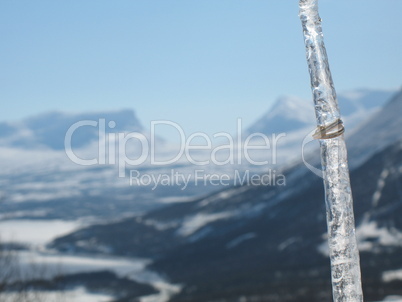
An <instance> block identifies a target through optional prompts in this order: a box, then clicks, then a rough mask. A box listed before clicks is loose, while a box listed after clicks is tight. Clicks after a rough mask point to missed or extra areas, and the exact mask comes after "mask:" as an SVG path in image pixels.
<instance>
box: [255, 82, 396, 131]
mask: <svg viewBox="0 0 402 302" xmlns="http://www.w3.org/2000/svg"><path fill="white" fill-rule="evenodd" d="M394 93H395V91H391V90H389V91H388V90H369V89H358V90H354V91H349V92H344V93H340V94H339V95H338V101H339V106H340V108H341V114H342V116H343V117H344V119H345V123H346V126H347V127H348V128H349V129H350V128H351V127H354V126H356V125H357V124H359V123H360V122H361V121H362V120H364V119H365V118H368V117H369V116H370V115H371V114H373V113H374V112H376V111H377V110H378V109H379V108H381V107H382V106H383V105H384V103H385V102H387V101H388V100H389V98H390V97H391V96H392V95H393V94H394ZM314 125H315V116H314V108H313V103H312V101H311V100H304V99H301V98H299V97H295V96H282V97H280V98H279V99H278V100H277V101H276V102H275V103H274V105H273V106H272V107H271V108H270V109H269V110H268V112H267V113H265V114H264V115H263V116H262V117H261V118H260V119H259V120H258V121H257V122H256V123H254V124H253V125H251V126H250V127H249V128H248V129H247V133H255V132H260V133H264V134H270V133H282V132H292V131H297V130H300V129H302V128H305V127H310V128H312V127H314Z"/></svg>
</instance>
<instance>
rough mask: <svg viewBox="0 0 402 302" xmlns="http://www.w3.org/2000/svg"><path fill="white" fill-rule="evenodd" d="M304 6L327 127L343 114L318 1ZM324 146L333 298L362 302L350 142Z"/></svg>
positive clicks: (319, 110)
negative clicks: (347, 146)
mask: <svg viewBox="0 0 402 302" xmlns="http://www.w3.org/2000/svg"><path fill="white" fill-rule="evenodd" d="M299 5H300V19H301V21H302V26H303V33H304V40H305V44H306V51H307V63H308V68H309V72H310V78H311V89H312V92H313V96H314V105H315V113H316V118H317V125H318V126H320V127H325V126H328V125H330V124H332V123H334V122H336V121H337V120H338V119H340V113H339V108H338V102H337V98H336V92H335V88H334V84H333V81H332V77H331V71H330V69H329V64H328V58H327V53H326V50H325V45H324V40H323V34H322V28H321V18H320V16H319V14H318V0H300V2H299ZM320 145H321V160H322V170H323V177H324V186H325V201H326V208H327V224H328V243H329V252H330V258H331V270H332V288H333V298H334V301H335V302H341V301H342V302H346V301H347V302H360V301H363V294H362V289H361V277H360V261H359V251H358V249H357V243H356V236H355V222H354V214H353V200H352V192H351V188H350V181H349V168H348V162H347V151H346V145H345V140H344V137H343V135H340V136H337V137H335V138H330V139H321V140H320Z"/></svg>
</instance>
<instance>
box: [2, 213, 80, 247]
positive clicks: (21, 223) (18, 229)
mask: <svg viewBox="0 0 402 302" xmlns="http://www.w3.org/2000/svg"><path fill="white" fill-rule="evenodd" d="M80 225H81V224H80V222H79V221H64V220H58V219H56V220H29V219H26V220H25V219H20V220H18V219H17V220H5V221H0V236H1V238H2V240H3V241H6V242H18V243H24V244H30V245H35V246H40V245H42V246H43V245H45V244H46V243H48V242H49V241H51V240H53V239H55V238H56V237H59V236H62V235H65V234H68V233H70V232H72V231H74V230H76V229H77V228H78V227H79V226H80Z"/></svg>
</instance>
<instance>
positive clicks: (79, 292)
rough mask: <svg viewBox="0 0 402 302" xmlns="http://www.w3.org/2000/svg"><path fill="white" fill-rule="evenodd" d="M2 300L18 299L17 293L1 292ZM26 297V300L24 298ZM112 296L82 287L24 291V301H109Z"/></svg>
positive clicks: (9, 301)
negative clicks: (91, 291)
mask: <svg viewBox="0 0 402 302" xmlns="http://www.w3.org/2000/svg"><path fill="white" fill-rule="evenodd" d="M1 298H2V300H1V301H4V302H13V301H20V299H21V298H20V295H19V293H2V295H1ZM25 299H26V300H25ZM111 300H113V296H110V295H105V294H99V293H90V292H88V291H86V290H85V288H84V287H77V288H75V289H73V290H66V291H28V292H26V293H24V301H59V302H67V301H68V302H109V301H111Z"/></svg>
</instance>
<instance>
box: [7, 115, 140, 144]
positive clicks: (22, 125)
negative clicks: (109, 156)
mask: <svg viewBox="0 0 402 302" xmlns="http://www.w3.org/2000/svg"><path fill="white" fill-rule="evenodd" d="M101 119H104V120H105V130H106V131H105V132H106V133H110V132H115V133H117V132H142V131H143V130H144V129H143V127H142V125H141V123H140V121H139V120H138V118H137V117H136V115H135V113H134V111H133V110H120V111H109V112H93V113H80V114H69V113H63V112H48V113H44V114H40V115H36V116H33V117H29V118H26V119H24V120H22V121H20V122H15V123H12V122H2V123H0V145H1V146H8V147H18V148H20V149H32V148H42V149H43V148H47V149H52V150H63V149H64V137H65V135H66V133H67V130H68V129H69V128H70V127H71V126H72V125H73V124H75V123H77V122H80V121H95V122H98V123H99V121H100V120H101ZM109 122H114V124H111V125H114V127H113V128H111V127H109ZM98 137H99V135H98V127H94V126H82V127H80V128H79V129H77V130H76V131H75V132H74V136H73V138H72V146H73V147H76V148H82V147H85V146H88V145H89V144H90V143H92V142H94V141H96V140H97V139H98Z"/></svg>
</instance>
